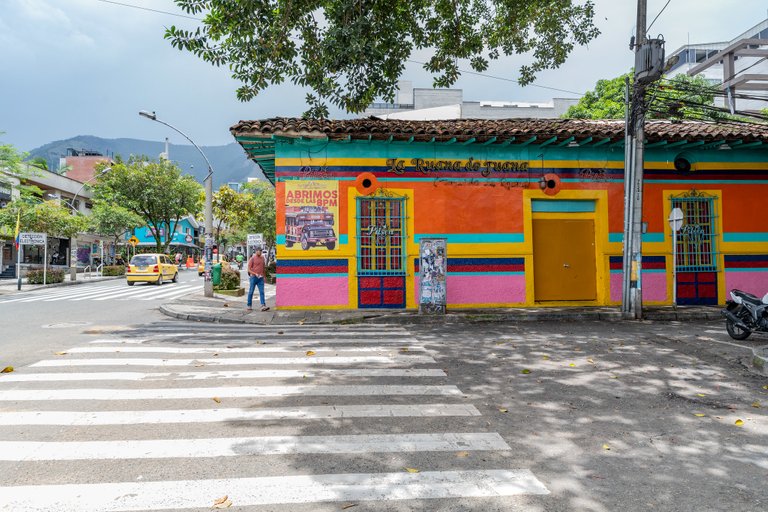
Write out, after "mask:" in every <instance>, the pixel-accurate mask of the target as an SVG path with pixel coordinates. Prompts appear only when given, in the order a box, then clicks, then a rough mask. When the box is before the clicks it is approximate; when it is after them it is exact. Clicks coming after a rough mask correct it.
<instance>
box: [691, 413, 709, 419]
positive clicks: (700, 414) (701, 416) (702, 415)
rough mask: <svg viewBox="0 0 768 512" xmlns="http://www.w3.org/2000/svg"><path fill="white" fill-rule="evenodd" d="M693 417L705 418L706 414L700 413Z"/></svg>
mask: <svg viewBox="0 0 768 512" xmlns="http://www.w3.org/2000/svg"><path fill="white" fill-rule="evenodd" d="M693 415H694V416H696V417H697V418H703V417H704V416H706V414H702V413H700V412H695V413H693Z"/></svg>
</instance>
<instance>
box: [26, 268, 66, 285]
mask: <svg viewBox="0 0 768 512" xmlns="http://www.w3.org/2000/svg"><path fill="white" fill-rule="evenodd" d="M45 278H46V279H45V282H46V284H54V283H63V282H64V271H63V270H59V269H48V272H47V275H46V276H45ZM27 282H28V283H29V284H43V269H42V268H36V269H31V270H28V271H27Z"/></svg>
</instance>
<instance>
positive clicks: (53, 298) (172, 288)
mask: <svg viewBox="0 0 768 512" xmlns="http://www.w3.org/2000/svg"><path fill="white" fill-rule="evenodd" d="M114 283H115V284H110V285H107V286H103V285H95V286H92V285H81V286H63V287H59V288H47V289H45V290H43V291H34V292H29V293H20V294H15V295H9V296H6V297H0V304H3V303H11V302H15V303H27V302H80V301H96V302H103V301H113V300H115V301H126V300H145V301H150V300H160V299H162V300H169V299H175V298H178V297H182V296H184V295H187V294H189V293H192V292H195V291H199V290H200V288H201V285H200V284H199V283H194V282H188V283H175V284H174V283H167V284H164V285H162V286H154V285H145V284H139V285H136V286H134V287H132V288H128V286H127V285H126V284H125V282H123V281H114Z"/></svg>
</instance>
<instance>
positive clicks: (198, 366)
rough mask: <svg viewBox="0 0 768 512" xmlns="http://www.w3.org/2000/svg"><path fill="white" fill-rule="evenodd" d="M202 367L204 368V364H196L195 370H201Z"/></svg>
mask: <svg viewBox="0 0 768 512" xmlns="http://www.w3.org/2000/svg"><path fill="white" fill-rule="evenodd" d="M203 366H205V363H198V364H196V365H195V368H202V367H203Z"/></svg>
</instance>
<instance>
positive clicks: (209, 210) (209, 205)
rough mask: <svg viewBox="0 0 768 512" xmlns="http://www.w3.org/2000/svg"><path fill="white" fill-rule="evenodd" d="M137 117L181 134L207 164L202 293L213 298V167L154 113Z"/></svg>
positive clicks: (146, 113) (198, 147)
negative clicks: (144, 118)
mask: <svg viewBox="0 0 768 512" xmlns="http://www.w3.org/2000/svg"><path fill="white" fill-rule="evenodd" d="M139 115H140V116H142V117H146V118H147V119H150V120H152V121H156V122H158V123H160V124H164V125H165V126H167V127H168V128H170V129H171V130H174V131H176V132H178V133H179V134H181V135H182V136H183V137H184V138H185V139H187V140H188V141H189V142H190V143H191V144H192V145H193V146H195V148H196V149H197V150H198V151H199V152H200V155H201V156H202V157H203V160H205V163H206V164H208V175H207V176H206V177H205V181H204V183H205V282H204V285H203V293H204V294H205V296H206V297H213V282H211V259H212V257H213V254H212V251H213V167H212V166H211V162H209V161H208V158H207V157H206V156H205V153H203V150H202V149H200V146H198V145H197V144H195V141H193V140H192V139H190V138H189V136H188V135H187V134H186V133H184V132H182V131H181V130H179V129H178V128H176V127H175V126H173V125H170V124H168V123H166V122H165V121H161V120H160V119H158V118H157V115H155V112H154V111H152V112H149V111H147V110H142V111H140V112H139Z"/></svg>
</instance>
